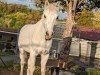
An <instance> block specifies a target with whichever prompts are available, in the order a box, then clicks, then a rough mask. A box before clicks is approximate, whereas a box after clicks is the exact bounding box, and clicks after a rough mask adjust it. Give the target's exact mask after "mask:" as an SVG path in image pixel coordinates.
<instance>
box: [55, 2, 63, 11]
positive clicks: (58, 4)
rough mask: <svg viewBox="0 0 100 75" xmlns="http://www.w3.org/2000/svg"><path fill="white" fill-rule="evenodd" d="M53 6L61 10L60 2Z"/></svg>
mask: <svg viewBox="0 0 100 75" xmlns="http://www.w3.org/2000/svg"><path fill="white" fill-rule="evenodd" d="M54 5H55V6H56V7H57V8H58V10H60V9H62V6H61V2H60V1H58V2H56V3H54Z"/></svg>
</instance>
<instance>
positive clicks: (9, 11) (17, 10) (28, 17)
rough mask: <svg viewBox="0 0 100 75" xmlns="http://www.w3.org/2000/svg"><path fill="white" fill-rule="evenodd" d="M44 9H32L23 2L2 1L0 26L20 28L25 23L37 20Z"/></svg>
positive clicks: (0, 5) (0, 3) (0, 4)
mask: <svg viewBox="0 0 100 75" xmlns="http://www.w3.org/2000/svg"><path fill="white" fill-rule="evenodd" d="M41 14H42V10H32V9H29V8H28V7H27V6H25V5H21V4H7V3H3V2H0V27H3V28H11V29H12V28H13V29H19V28H21V27H22V26H23V25H25V24H29V23H32V22H34V23H35V22H37V21H38V20H39V19H40V18H41Z"/></svg>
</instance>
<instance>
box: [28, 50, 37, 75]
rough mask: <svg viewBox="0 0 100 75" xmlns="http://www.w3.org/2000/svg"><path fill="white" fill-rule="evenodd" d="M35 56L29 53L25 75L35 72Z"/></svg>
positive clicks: (31, 74)
mask: <svg viewBox="0 0 100 75" xmlns="http://www.w3.org/2000/svg"><path fill="white" fill-rule="evenodd" d="M35 57H36V55H35V53H33V52H30V56H29V59H28V69H27V75H33V73H34V70H35V61H36V59H35Z"/></svg>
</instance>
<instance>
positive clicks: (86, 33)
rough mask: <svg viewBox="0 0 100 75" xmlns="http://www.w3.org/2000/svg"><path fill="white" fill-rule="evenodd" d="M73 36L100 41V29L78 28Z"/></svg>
mask: <svg viewBox="0 0 100 75" xmlns="http://www.w3.org/2000/svg"><path fill="white" fill-rule="evenodd" d="M73 31H74V32H73V33H74V34H73V36H76V37H80V38H81V39H86V40H89V41H100V28H89V27H82V26H80V27H77V28H76V29H74V30H73Z"/></svg>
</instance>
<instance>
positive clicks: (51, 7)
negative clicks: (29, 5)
mask: <svg viewBox="0 0 100 75" xmlns="http://www.w3.org/2000/svg"><path fill="white" fill-rule="evenodd" d="M57 5H58V3H54V4H53V3H49V2H48V1H45V6H44V12H43V15H42V19H43V21H44V22H43V23H44V27H45V30H46V40H50V39H51V38H52V34H53V27H54V24H55V21H56V18H57V15H58V14H57V13H58V7H57Z"/></svg>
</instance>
